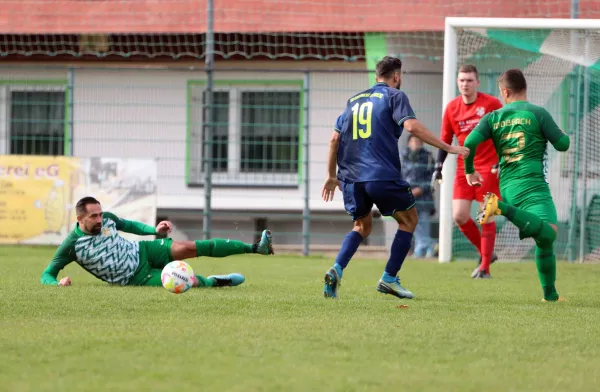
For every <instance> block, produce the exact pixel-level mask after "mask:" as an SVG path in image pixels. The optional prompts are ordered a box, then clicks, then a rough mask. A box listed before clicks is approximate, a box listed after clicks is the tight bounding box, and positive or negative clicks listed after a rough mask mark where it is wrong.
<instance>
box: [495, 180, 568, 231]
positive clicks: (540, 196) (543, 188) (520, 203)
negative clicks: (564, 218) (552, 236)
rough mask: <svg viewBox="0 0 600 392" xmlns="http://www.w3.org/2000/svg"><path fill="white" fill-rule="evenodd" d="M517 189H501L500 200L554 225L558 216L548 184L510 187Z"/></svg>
mask: <svg viewBox="0 0 600 392" xmlns="http://www.w3.org/2000/svg"><path fill="white" fill-rule="evenodd" d="M510 189H520V190H519V191H514V190H513V191H511V190H503V191H502V201H503V202H505V203H507V204H510V205H512V206H514V207H516V208H518V209H520V210H523V211H527V212H529V213H532V214H535V215H536V216H537V217H538V218H540V219H541V220H543V221H544V222H548V223H550V224H553V225H556V224H558V217H557V214H556V206H555V205H554V201H553V200H552V194H551V193H550V188H549V187H548V184H546V183H543V184H535V185H529V186H528V187H527V188H525V189H523V188H522V187H512V188H510Z"/></svg>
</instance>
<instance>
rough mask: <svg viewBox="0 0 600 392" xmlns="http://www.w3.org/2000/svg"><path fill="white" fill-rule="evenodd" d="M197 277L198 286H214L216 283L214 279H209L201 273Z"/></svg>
mask: <svg viewBox="0 0 600 392" xmlns="http://www.w3.org/2000/svg"><path fill="white" fill-rule="evenodd" d="M196 279H197V280H198V283H199V284H198V287H213V286H214V285H215V281H214V280H213V279H207V278H205V277H204V276H201V275H196Z"/></svg>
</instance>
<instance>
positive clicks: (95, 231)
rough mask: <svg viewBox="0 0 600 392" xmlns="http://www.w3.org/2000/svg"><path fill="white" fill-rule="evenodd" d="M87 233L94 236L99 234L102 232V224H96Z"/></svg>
mask: <svg viewBox="0 0 600 392" xmlns="http://www.w3.org/2000/svg"><path fill="white" fill-rule="evenodd" d="M88 231H89V232H90V233H92V234H94V235H95V234H100V232H101V231H102V224H101V223H99V224H97V225H95V226H92V227H91V228H90V229H89V230H88Z"/></svg>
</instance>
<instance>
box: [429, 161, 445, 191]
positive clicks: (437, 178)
mask: <svg viewBox="0 0 600 392" xmlns="http://www.w3.org/2000/svg"><path fill="white" fill-rule="evenodd" d="M442 166H443V163H441V162H437V163H436V164H435V167H434V170H433V175H432V176H431V190H432V191H433V190H434V189H435V184H441V183H442Z"/></svg>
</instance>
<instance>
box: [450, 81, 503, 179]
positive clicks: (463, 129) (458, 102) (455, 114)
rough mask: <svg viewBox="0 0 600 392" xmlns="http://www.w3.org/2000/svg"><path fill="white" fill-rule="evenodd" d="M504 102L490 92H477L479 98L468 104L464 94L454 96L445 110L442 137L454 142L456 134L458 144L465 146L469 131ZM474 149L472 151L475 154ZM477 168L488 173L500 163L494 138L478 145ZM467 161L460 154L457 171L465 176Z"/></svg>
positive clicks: (480, 171)
mask: <svg viewBox="0 0 600 392" xmlns="http://www.w3.org/2000/svg"><path fill="white" fill-rule="evenodd" d="M501 107H502V104H501V103H500V101H499V100H498V99H497V98H496V97H494V96H491V95H489V94H484V93H477V99H475V102H473V103H470V104H466V103H465V102H464V101H463V99H462V96H460V95H459V96H458V97H456V98H454V99H453V100H452V101H450V103H448V106H446V110H445V111H444V118H443V120H442V132H441V135H440V136H441V137H440V138H441V139H442V140H443V141H444V142H446V143H448V144H451V143H452V137H453V136H456V139H457V140H458V144H459V145H460V146H463V145H464V143H465V139H466V138H467V136H469V133H471V131H472V130H473V129H474V128H475V126H476V125H477V124H478V123H479V120H481V117H483V116H484V115H485V114H486V113H489V112H492V111H494V110H496V109H500V108H501ZM473 153H474V151H471V154H473ZM474 163H475V170H477V171H478V172H479V173H488V172H490V171H491V169H492V166H493V165H495V164H496V163H498V154H497V153H496V148H495V147H494V143H493V141H492V139H488V140H486V141H485V142H483V143H481V144H480V145H479V146H477V155H476V156H475V162H474ZM464 169H465V163H464V160H463V158H462V156H460V155H459V156H458V159H457V162H456V173H457V175H458V174H460V175H463V176H464Z"/></svg>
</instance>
